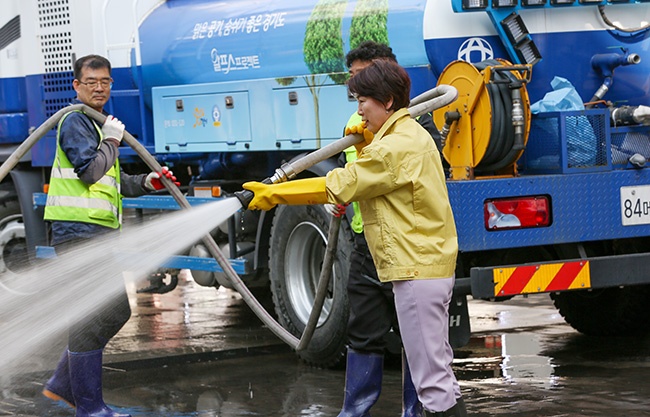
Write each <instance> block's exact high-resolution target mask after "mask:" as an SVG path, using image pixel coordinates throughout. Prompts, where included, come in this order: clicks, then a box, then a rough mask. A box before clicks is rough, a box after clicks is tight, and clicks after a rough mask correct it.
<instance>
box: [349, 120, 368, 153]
mask: <svg viewBox="0 0 650 417" xmlns="http://www.w3.org/2000/svg"><path fill="white" fill-rule="evenodd" d="M353 134H357V135H362V136H363V140H362V141H361V142H359V143H355V144H354V147H355V148H356V149H357V153H358V154H359V153H361V150H362V149H363V148H365V147H366V145H368V144H370V142H372V139H373V138H374V137H375V134H374V133H372V132H371V131H369V130H368V129H366V123H365V122H363V123H359V124H358V125H354V126H348V127H346V128H345V136H347V135H353Z"/></svg>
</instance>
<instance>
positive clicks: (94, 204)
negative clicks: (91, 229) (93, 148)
mask: <svg viewBox="0 0 650 417" xmlns="http://www.w3.org/2000/svg"><path fill="white" fill-rule="evenodd" d="M68 115H70V113H68V114H66V115H64V116H63V117H62V118H61V121H60V122H59V125H58V129H57V136H56V137H57V141H56V156H55V158H54V162H53V164H52V172H51V175H50V187H49V190H48V195H47V204H46V206H45V216H44V218H45V220H50V221H52V220H53V221H74V222H83V223H93V224H98V225H100V226H105V227H110V228H112V229H117V228H119V227H120V225H121V224H122V199H121V196H120V167H119V161H117V160H116V161H115V164H114V165H113V166H112V167H111V169H109V170H108V172H107V173H106V174H105V175H104V176H103V177H102V178H100V179H99V181H97V182H96V183H94V184H86V183H84V182H83V181H81V180H80V179H79V177H78V176H77V174H76V173H75V172H74V167H73V165H72V163H71V162H70V161H69V160H68V157H67V156H66V155H65V152H63V149H61V144H60V134H61V125H62V124H63V121H64V120H65V118H66V117H67V116H68ZM93 125H94V126H95V129H96V130H97V134H98V135H99V138H100V142H99V143H100V145H101V141H102V140H104V137H103V134H102V131H101V129H100V128H99V126H97V124H96V123H95V122H94V121H93Z"/></svg>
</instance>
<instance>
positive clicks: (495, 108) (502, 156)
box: [474, 59, 521, 173]
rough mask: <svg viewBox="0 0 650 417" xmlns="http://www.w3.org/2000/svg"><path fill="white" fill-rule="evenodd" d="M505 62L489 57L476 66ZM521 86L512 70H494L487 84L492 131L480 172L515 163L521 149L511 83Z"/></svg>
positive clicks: (480, 67) (500, 64)
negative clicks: (513, 107)
mask: <svg viewBox="0 0 650 417" xmlns="http://www.w3.org/2000/svg"><path fill="white" fill-rule="evenodd" d="M500 66H503V63H502V62H500V61H498V60H495V59H488V60H485V61H482V62H479V63H478V64H475V67H476V68H477V69H478V70H479V71H483V70H485V69H486V68H487V67H500ZM513 83H514V84H518V85H521V82H520V81H519V80H518V79H517V77H515V75H514V74H512V73H511V72H510V71H495V70H494V69H493V70H492V82H490V83H488V84H487V85H486V88H487V92H488V96H489V98H490V104H491V106H492V107H491V108H492V130H491V132H490V140H489V143H488V146H487V149H486V151H485V155H484V156H483V159H481V161H480V162H479V164H478V165H477V166H476V167H475V168H474V169H475V171H477V172H482V173H486V172H493V171H498V170H500V169H502V168H505V167H507V166H509V165H511V164H513V163H514V162H516V158H517V156H518V155H519V152H520V149H515V148H518V146H515V129H514V126H513V124H512V94H511V91H510V86H511V85H512V84H513Z"/></svg>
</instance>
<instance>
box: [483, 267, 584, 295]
mask: <svg viewBox="0 0 650 417" xmlns="http://www.w3.org/2000/svg"><path fill="white" fill-rule="evenodd" d="M589 267H590V266H589V261H575V262H563V263H558V264H543V265H525V266H517V267H514V268H494V269H493V270H492V277H493V280H494V295H495V296H497V297H503V296H506V295H517V294H534V293H540V292H552V291H562V290H574V289H580V288H591V275H590V273H589Z"/></svg>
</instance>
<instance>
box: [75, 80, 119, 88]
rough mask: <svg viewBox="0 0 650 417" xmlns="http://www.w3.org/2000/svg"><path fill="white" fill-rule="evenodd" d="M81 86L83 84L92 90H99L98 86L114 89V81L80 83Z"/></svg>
mask: <svg viewBox="0 0 650 417" xmlns="http://www.w3.org/2000/svg"><path fill="white" fill-rule="evenodd" d="M79 84H83V85H85V86H86V87H88V88H90V89H91V90H94V89H95V88H97V85H99V84H101V86H102V88H112V87H113V79H112V78H109V79H104V80H99V81H97V80H91V81H87V82H83V81H79Z"/></svg>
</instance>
